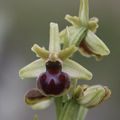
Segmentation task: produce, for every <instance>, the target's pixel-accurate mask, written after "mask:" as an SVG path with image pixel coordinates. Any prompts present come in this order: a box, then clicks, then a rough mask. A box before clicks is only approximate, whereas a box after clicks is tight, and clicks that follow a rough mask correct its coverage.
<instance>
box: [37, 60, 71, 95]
mask: <svg viewBox="0 0 120 120" xmlns="http://www.w3.org/2000/svg"><path fill="white" fill-rule="evenodd" d="M69 86H70V79H69V76H68V74H67V73H64V72H62V65H61V63H60V62H59V61H55V62H52V61H48V62H47V63H46V72H44V73H43V74H41V75H40V76H39V77H38V79H37V87H38V88H39V89H40V90H42V92H43V93H45V94H46V95H60V94H61V93H63V92H64V91H65V90H66V89H68V88H69Z"/></svg>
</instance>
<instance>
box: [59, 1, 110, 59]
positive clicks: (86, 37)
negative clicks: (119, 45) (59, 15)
mask: <svg viewBox="0 0 120 120" xmlns="http://www.w3.org/2000/svg"><path fill="white" fill-rule="evenodd" d="M65 19H66V20H67V21H68V22H69V23H71V24H72V26H69V27H67V28H66V29H64V30H62V31H61V32H60V38H61V43H62V44H63V45H64V47H66V43H67V44H68V46H70V45H73V44H75V45H76V46H77V47H78V48H79V52H80V53H81V54H82V55H83V56H86V57H92V56H93V57H95V58H96V59H97V60H99V59H101V58H102V57H104V56H107V55H109V54H110V50H109V49H108V47H107V46H106V45H105V43H104V42H103V41H102V40H101V39H100V38H99V37H98V36H96V35H95V32H96V31H97V28H98V27H99V25H98V21H99V20H98V18H96V17H93V18H90V19H89V3H88V0H80V10H79V16H78V17H77V16H70V15H66V16H65Z"/></svg>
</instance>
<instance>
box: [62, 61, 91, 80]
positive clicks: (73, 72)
mask: <svg viewBox="0 0 120 120" xmlns="http://www.w3.org/2000/svg"><path fill="white" fill-rule="evenodd" d="M63 71H65V72H67V73H68V74H69V75H70V76H71V78H77V79H85V80H91V79H92V73H91V72H89V71H88V70H87V69H85V68H84V67H82V66H81V65H80V64H78V63H77V62H75V61H73V60H70V59H67V60H65V61H64V63H63Z"/></svg>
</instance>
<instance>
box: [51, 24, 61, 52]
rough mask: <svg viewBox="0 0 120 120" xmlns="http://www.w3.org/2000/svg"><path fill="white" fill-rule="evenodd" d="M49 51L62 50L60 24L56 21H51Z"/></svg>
mask: <svg viewBox="0 0 120 120" xmlns="http://www.w3.org/2000/svg"><path fill="white" fill-rule="evenodd" d="M49 51H50V52H59V51H60V38H59V28H58V24H56V23H50V43H49Z"/></svg>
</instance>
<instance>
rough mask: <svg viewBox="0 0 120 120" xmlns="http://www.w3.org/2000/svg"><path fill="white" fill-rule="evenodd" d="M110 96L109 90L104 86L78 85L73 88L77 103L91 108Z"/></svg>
mask: <svg viewBox="0 0 120 120" xmlns="http://www.w3.org/2000/svg"><path fill="white" fill-rule="evenodd" d="M110 96H111V91H110V89H109V88H108V87H106V86H101V85H94V86H86V87H85V86H78V87H77V89H76V90H75V99H76V100H77V101H78V103H79V104H81V105H83V106H85V107H87V108H93V107H96V106H97V105H99V104H100V103H102V102H104V101H106V100H107V99H108V98H109V97H110Z"/></svg>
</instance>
